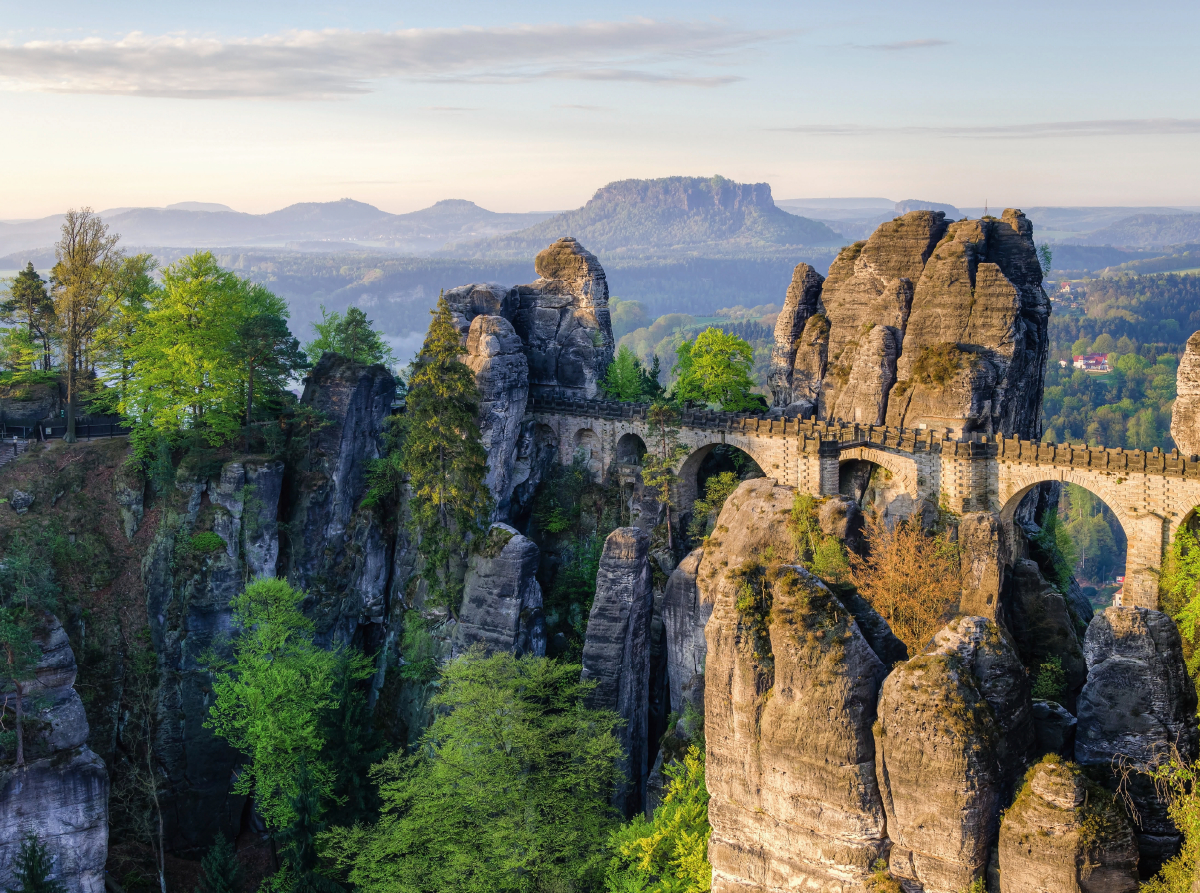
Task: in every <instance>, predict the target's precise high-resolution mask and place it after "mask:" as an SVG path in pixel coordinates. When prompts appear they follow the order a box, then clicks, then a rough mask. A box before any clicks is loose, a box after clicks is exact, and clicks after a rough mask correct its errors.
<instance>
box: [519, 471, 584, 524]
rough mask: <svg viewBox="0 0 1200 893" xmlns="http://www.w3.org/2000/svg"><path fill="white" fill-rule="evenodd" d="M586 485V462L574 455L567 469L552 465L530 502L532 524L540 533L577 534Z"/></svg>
mask: <svg viewBox="0 0 1200 893" xmlns="http://www.w3.org/2000/svg"><path fill="white" fill-rule="evenodd" d="M589 482H590V480H589V476H588V470H587V460H586V459H585V458H584V457H583V455H581V454H580V455H576V456H575V457H574V458H573V459H572V460H571V464H570V465H554V466H553V467H552V468H551V469H550V471H549V472H548V473H547V474H546V477H545V479H544V480H543V481H542V484H541V485H540V486H539V487H538V490H537V494H536V495H535V496H534V500H533V524H534V527H536V528H537V529H538V530H540V531H542V532H544V533H550V534H560V533H566V532H567V531H572V532H574V533H576V534H578V533H580V532H581V531H580V528H579V525H580V521H581V520H582V508H583V493H584V490H586V489H587V486H588V483H589Z"/></svg>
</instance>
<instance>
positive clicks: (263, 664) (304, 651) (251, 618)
mask: <svg viewBox="0 0 1200 893" xmlns="http://www.w3.org/2000/svg"><path fill="white" fill-rule="evenodd" d="M303 600H304V593H303V592H298V591H296V590H295V589H293V588H292V587H291V586H289V585H288V584H287V582H286V581H284V580H279V579H275V578H263V579H259V580H255V581H254V582H252V583H250V584H249V585H248V586H247V587H246V588H245V589H244V590H243V591H242V592H241V593H240V594H239V595H237V596H235V597H234V599H233V601H232V603H231V607H232V608H233V623H234V627H235V629H236V630H237V636H236V638H235V639H234V641H233V661H232V663H228V664H226V663H224V662H222V661H220V660H219V659H218V658H217V657H216V656H215V655H211V654H210V655H209V656H208V664H209V666H210V668H211V669H212V670H213V672H214V679H213V702H212V705H211V707H210V708H209V715H208V719H207V720H205V723H204V725H205V727H206V728H210V729H212V730H213V732H214V734H216V735H218V736H219V737H221V738H224V739H225V740H227V741H228V742H229V743H230V744H231V745H232V746H233V747H234V748H235V749H236V750H238V751H240V752H241V753H242V754H244V755H245V756H246V758H247V762H246V765H245V767H244V768H243V770H242V773H241V775H239V776H238V779H237V781H236V782H234V786H233V790H234V793H237V794H244V795H249V794H253V795H254V801H255V806H256V808H257V809H258V811H259V814H260V815H262V817H263V819H264V821H265V822H266V823H267V827H268V828H269V829H271V830H272V831H273V832H277V831H279V830H280V829H282V828H285V827H287V826H288V825H289V824H290V823H291V822H292V821H293V819H294V818H295V815H294V812H293V809H292V799H293V798H294V797H295V796H296V793H297V778H298V773H299V766H300V763H301V762H305V763H306V764H307V766H308V771H309V772H310V773H311V775H312V779H313V783H314V784H315V786H316V787H317V789H318V791H320V793H321V794H322V795H327V794H328V793H329V792H330V791H331V789H332V788H333V785H334V776H335V773H336V771H337V769H336V767H334V766H331V765H329V763H328V762H326V761H324V760H322V758H321V754H322V751H323V750H324V748H325V736H324V734H323V732H322V726H323V719H324V713H325V711H327V710H330V709H333V708H334V707H335V706H336V704H335V698H336V693H337V687H338V678H339V671H341V672H345V673H348V674H349V675H350V676H351V677H352V678H356V679H363V678H366V676H368V675H370V672H371V668H370V664H369V662H368V661H367V659H366V658H365V657H364V656H363V655H352V654H351V653H349V652H347V653H342V654H338V653H335V652H329V651H325V650H323V649H321V648H319V647H317V646H316V645H314V644H313V642H312V638H311V637H312V629H313V627H312V621H310V620H308V618H306V617H305V616H304V614H303V613H301V611H300V605H301V603H302V602H303Z"/></svg>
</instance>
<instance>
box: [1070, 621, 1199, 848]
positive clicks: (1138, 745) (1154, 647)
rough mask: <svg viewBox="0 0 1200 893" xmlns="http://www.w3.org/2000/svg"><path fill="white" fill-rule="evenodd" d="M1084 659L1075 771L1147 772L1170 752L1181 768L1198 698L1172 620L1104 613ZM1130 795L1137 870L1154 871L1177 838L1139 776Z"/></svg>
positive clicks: (1191, 750)
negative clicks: (1119, 767) (1139, 862)
mask: <svg viewBox="0 0 1200 893" xmlns="http://www.w3.org/2000/svg"><path fill="white" fill-rule="evenodd" d="M1083 653H1084V656H1085V657H1086V658H1087V666H1088V676H1087V684H1086V685H1084V687H1083V691H1082V692H1081V693H1080V695H1079V705H1078V709H1077V711H1076V715H1077V716H1078V718H1079V724H1078V726H1077V727H1076V732H1075V759H1076V761H1077V762H1078V763H1079V764H1080V765H1081V766H1083V767H1085V768H1089V767H1092V768H1095V769H1097V770H1100V771H1102V772H1104V773H1109V772H1112V771H1113V768H1114V766H1115V765H1116V764H1117V763H1121V764H1124V765H1125V766H1126V767H1128V768H1130V769H1132V770H1139V769H1146V768H1147V767H1150V766H1153V765H1155V764H1156V763H1157V762H1158V761H1160V760H1162V759H1165V758H1167V757H1169V756H1170V753H1171V749H1172V748H1173V747H1174V748H1177V749H1178V751H1179V753H1180V755H1181V756H1182V757H1183V759H1184V760H1186V761H1189V762H1190V761H1191V760H1194V759H1195V758H1196V755H1197V731H1196V691H1195V688H1194V687H1193V685H1192V683H1191V680H1190V679H1189V678H1188V675H1187V669H1186V667H1185V664H1184V660H1183V643H1182V641H1181V639H1180V637H1179V630H1178V629H1177V628H1176V626H1175V623H1174V622H1173V621H1172V620H1171V618H1170V617H1168V616H1167V615H1166V614H1163V613H1161V612H1159V611H1151V610H1149V609H1146V608H1105V609H1104V610H1103V611H1101V612H1100V613H1098V614H1096V616H1095V617H1094V618H1093V619H1092V622H1091V624H1089V626H1088V631H1087V636H1086V637H1085V639H1084V643H1083ZM1128 790H1129V794H1130V796H1131V797H1132V799H1133V803H1134V807H1135V808H1136V810H1137V812H1138V816H1139V823H1140V828H1139V830H1138V832H1137V836H1138V850H1139V851H1140V853H1141V857H1142V863H1143V868H1145V867H1146V866H1157V865H1158V864H1160V863H1161V862H1163V861H1165V860H1166V859H1167V858H1170V857H1171V856H1172V855H1174V853H1175V852H1176V850H1178V848H1179V841H1180V837H1179V832H1178V831H1177V830H1176V828H1175V825H1174V823H1172V821H1171V819H1170V818H1169V817H1168V815H1167V812H1166V804H1165V803H1164V802H1163V801H1162V800H1161V799H1159V797H1158V796H1157V794H1156V793H1155V791H1154V788H1153V785H1151V784H1150V783H1149V781H1148V780H1147V779H1146V777H1145V776H1144V775H1142V774H1139V773H1138V772H1137V771H1134V772H1133V774H1132V775H1131V777H1130V783H1129V785H1128ZM1151 870H1156V869H1154V868H1153V867H1152V868H1151Z"/></svg>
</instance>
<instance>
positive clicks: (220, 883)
mask: <svg viewBox="0 0 1200 893" xmlns="http://www.w3.org/2000/svg"><path fill="white" fill-rule="evenodd" d="M245 886H246V882H245V876H244V872H243V871H242V863H240V862H239V861H238V859H237V853H236V852H235V851H234V849H233V844H231V843H230V842H229V838H228V837H226V836H225V835H224V834H221V833H218V834H217V838H216V840H214V841H213V845H212V846H211V847H209V849H208V852H207V853H205V854H204V858H203V859H201V860H200V883H198V884H197V885H196V893H243V891H244V890H245Z"/></svg>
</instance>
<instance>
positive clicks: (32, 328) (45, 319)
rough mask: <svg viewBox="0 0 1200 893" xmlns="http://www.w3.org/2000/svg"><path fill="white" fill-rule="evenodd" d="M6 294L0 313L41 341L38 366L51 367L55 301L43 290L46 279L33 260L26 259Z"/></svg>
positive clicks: (31, 336) (34, 340)
mask: <svg viewBox="0 0 1200 893" xmlns="http://www.w3.org/2000/svg"><path fill="white" fill-rule="evenodd" d="M8 294H9V298H8V300H7V301H3V302H0V316H3V317H4V318H6V319H11V320H13V321H14V322H16V323H18V324H19V325H23V326H24V327H25V333H26V335H27V336H28V338H29V340H30V341H31V342H37V343H39V344H40V345H41V348H42V351H41V354H42V356H41V367H42V370H43V371H49V369H50V333H51V330H52V329H53V326H54V302H53V301H51V300H50V293H49V292H48V291H47V290H46V280H45V279H43V278H42V277H41V276H39V275H38V272H37V270H35V269H34V268H33V263H32V262H30V263H27V264H26V265H25V269H24V270H21V271H20V272H19V273H17V275H16V276H15V277H14V278H13V283H12V285H11V286H10V287H9V291H8Z"/></svg>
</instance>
